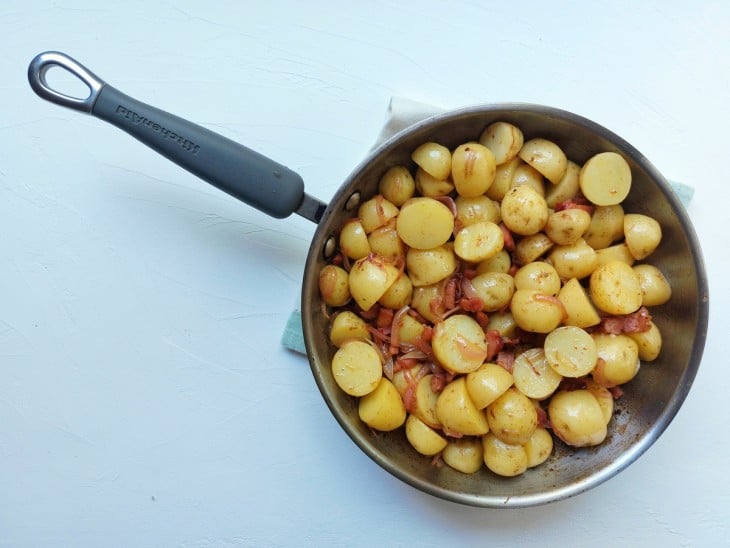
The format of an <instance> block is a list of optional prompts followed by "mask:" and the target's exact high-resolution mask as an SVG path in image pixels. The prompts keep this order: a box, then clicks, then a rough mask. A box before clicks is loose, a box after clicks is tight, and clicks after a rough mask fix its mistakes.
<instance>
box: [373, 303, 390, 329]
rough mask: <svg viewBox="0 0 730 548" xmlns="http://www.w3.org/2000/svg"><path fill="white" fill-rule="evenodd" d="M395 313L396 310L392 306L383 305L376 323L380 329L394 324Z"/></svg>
mask: <svg viewBox="0 0 730 548" xmlns="http://www.w3.org/2000/svg"><path fill="white" fill-rule="evenodd" d="M393 314H394V312H393V310H391V309H390V308H385V307H383V308H381V309H380V310H378V317H377V318H376V319H375V325H376V326H377V327H378V329H383V328H384V327H391V326H392V325H393Z"/></svg>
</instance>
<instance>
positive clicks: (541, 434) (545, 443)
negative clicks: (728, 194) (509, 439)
mask: <svg viewBox="0 0 730 548" xmlns="http://www.w3.org/2000/svg"><path fill="white" fill-rule="evenodd" d="M523 448H524V449H525V454H526V455H527V467H528V468H533V467H535V466H538V465H540V464H542V463H543V462H545V461H546V460H547V459H548V457H549V456H550V454H551V453H552V452H553V437H552V436H551V435H550V432H548V431H547V430H546V429H545V428H543V427H542V426H538V427H537V428H536V429H535V431H534V432H533V433H532V436H531V437H530V439H529V440H527V441H526V442H525V444H524V445H523Z"/></svg>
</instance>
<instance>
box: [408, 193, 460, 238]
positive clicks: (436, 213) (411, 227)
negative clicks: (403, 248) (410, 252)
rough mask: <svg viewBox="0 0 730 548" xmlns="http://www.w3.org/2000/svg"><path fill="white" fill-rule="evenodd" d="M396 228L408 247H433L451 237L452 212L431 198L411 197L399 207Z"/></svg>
mask: <svg viewBox="0 0 730 548" xmlns="http://www.w3.org/2000/svg"><path fill="white" fill-rule="evenodd" d="M396 230H397V231H398V236H400V238H401V240H403V241H404V242H405V243H406V245H408V246H409V247H412V248H415V249H433V248H434V247H438V246H440V245H443V244H445V243H446V242H447V241H448V240H449V238H451V235H452V233H453V232H454V214H453V213H452V212H451V210H450V209H449V208H448V207H447V206H446V205H444V204H442V203H441V202H439V201H438V200H435V199H433V198H425V197H418V198H411V199H410V200H408V201H407V202H406V203H404V204H403V206H402V207H401V210H400V214H399V215H398V220H397V222H396Z"/></svg>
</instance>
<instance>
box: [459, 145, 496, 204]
mask: <svg viewBox="0 0 730 548" xmlns="http://www.w3.org/2000/svg"><path fill="white" fill-rule="evenodd" d="M496 169H497V164H496V163H495V161H494V155H493V154H492V151H491V150H489V149H488V148H487V147H485V146H484V145H481V144H479V143H464V144H463V145H459V146H458V147H456V150H454V152H453V154H452V156H451V179H452V180H453V181H454V187H455V188H456V192H457V193H458V194H459V196H464V197H466V198H474V197H476V196H481V195H483V194H484V193H485V192H486V191H487V189H488V188H489V187H490V186H491V185H492V183H493V182H494V176H495V173H496Z"/></svg>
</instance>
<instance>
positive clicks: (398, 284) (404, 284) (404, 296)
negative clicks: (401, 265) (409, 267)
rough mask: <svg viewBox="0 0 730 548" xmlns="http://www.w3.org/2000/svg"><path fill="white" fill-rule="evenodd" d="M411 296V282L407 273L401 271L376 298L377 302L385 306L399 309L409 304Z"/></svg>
mask: <svg viewBox="0 0 730 548" xmlns="http://www.w3.org/2000/svg"><path fill="white" fill-rule="evenodd" d="M412 296H413V284H412V283H411V279H410V278H409V277H408V274H406V273H405V272H403V273H401V275H400V276H398V278H397V279H396V280H395V282H393V283H392V284H391V286H390V287H389V288H388V289H387V291H386V292H385V293H383V296H382V297H380V298H379V299H378V303H380V304H381V305H383V306H384V307H385V308H392V309H393V310H399V309H401V308H403V307H404V306H406V305H408V304H410V302H411V297H412Z"/></svg>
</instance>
